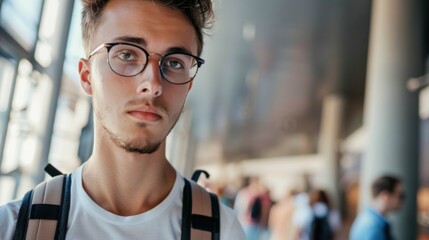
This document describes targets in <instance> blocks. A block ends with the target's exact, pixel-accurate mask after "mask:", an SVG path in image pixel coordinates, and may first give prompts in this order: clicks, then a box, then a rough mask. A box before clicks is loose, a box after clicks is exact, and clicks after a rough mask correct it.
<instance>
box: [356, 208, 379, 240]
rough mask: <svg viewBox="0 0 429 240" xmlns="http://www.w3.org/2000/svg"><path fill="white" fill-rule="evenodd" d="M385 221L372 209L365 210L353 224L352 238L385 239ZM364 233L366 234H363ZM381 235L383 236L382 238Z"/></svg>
mask: <svg viewBox="0 0 429 240" xmlns="http://www.w3.org/2000/svg"><path fill="white" fill-rule="evenodd" d="M383 224H384V223H383V222H382V221H381V219H378V218H377V217H376V216H375V215H374V214H373V213H372V212H371V211H370V210H368V209H365V210H363V211H362V212H361V213H360V214H359V215H358V216H357V218H356V220H355V221H354V222H353V224H352V228H351V230H350V239H351V240H358V239H362V238H363V237H365V238H363V239H383V238H382V237H383ZM363 234H364V235H363ZM380 237H381V238H380Z"/></svg>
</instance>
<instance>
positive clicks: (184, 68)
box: [88, 42, 204, 85]
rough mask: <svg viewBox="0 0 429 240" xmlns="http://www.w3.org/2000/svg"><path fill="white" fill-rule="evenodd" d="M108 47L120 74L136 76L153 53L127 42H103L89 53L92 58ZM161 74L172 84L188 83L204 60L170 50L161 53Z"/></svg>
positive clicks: (113, 68) (116, 69)
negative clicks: (163, 53)
mask: <svg viewBox="0 0 429 240" xmlns="http://www.w3.org/2000/svg"><path fill="white" fill-rule="evenodd" d="M102 48H106V49H107V53H108V58H107V62H108V63H109V67H110V69H112V71H113V72H114V73H116V74H118V75H120V76H124V77H134V76H136V75H138V74H140V73H141V72H143V70H144V69H145V68H146V65H147V63H148V61H149V57H150V56H151V55H158V54H149V53H148V52H147V51H146V50H145V49H144V48H142V47H140V46H137V45H134V44H131V43H126V42H117V43H103V44H101V45H100V46H98V47H97V48H95V49H94V51H92V52H91V54H89V56H88V59H90V58H91V57H92V56H93V55H94V54H95V53H97V52H98V51H99V50H100V49H102ZM160 56H161V57H160V59H159V63H158V64H159V70H160V72H161V76H162V77H163V78H164V79H165V80H167V81H168V82H170V83H172V84H178V85H180V84H186V83H188V82H190V81H192V80H193V79H194V78H195V76H196V75H197V72H198V69H199V68H200V67H201V65H203V64H204V60H203V59H201V58H199V57H197V56H194V55H192V54H189V53H186V52H169V53H167V54H165V55H160Z"/></svg>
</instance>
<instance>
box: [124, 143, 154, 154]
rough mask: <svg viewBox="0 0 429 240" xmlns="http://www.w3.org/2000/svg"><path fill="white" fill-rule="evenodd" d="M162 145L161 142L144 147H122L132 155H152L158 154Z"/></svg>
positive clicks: (125, 145) (130, 145)
mask: <svg viewBox="0 0 429 240" xmlns="http://www.w3.org/2000/svg"><path fill="white" fill-rule="evenodd" d="M160 145H161V142H159V143H153V144H146V145H144V146H139V145H133V144H123V145H122V146H120V147H121V148H122V149H124V150H125V151H127V152H130V153H139V154H151V153H154V152H156V151H157V150H158V149H159V146H160Z"/></svg>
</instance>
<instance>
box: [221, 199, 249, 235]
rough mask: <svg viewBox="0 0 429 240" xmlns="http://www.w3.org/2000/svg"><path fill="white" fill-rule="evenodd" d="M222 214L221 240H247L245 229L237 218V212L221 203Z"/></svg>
mask: <svg viewBox="0 0 429 240" xmlns="http://www.w3.org/2000/svg"><path fill="white" fill-rule="evenodd" d="M220 214H221V215H220V218H221V223H220V225H221V226H220V236H221V237H220V239H221V240H229V239H234V240H246V237H245V235H244V231H243V228H242V226H241V224H240V222H239V221H238V218H237V212H236V211H234V210H232V209H231V208H229V207H227V206H226V205H224V204H222V203H221V204H220Z"/></svg>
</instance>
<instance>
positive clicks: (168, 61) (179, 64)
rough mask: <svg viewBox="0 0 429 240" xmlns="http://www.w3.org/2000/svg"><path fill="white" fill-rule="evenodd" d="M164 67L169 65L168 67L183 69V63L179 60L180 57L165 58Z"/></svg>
mask: <svg viewBox="0 0 429 240" xmlns="http://www.w3.org/2000/svg"><path fill="white" fill-rule="evenodd" d="M163 65H164V67H168V68H173V69H182V68H183V64H182V62H181V61H179V60H178V59H171V58H168V59H165V60H164V64H163Z"/></svg>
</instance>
